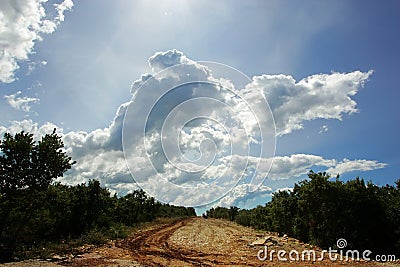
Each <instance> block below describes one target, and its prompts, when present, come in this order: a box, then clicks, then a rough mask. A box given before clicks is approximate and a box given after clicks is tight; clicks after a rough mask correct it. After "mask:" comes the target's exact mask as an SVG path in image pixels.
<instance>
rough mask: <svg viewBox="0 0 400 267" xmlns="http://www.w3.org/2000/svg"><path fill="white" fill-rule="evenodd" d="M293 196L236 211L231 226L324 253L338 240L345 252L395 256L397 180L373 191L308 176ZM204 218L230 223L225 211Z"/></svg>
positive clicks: (399, 230)
mask: <svg viewBox="0 0 400 267" xmlns="http://www.w3.org/2000/svg"><path fill="white" fill-rule="evenodd" d="M308 178H309V179H306V180H304V181H301V182H300V183H299V184H295V186H294V188H293V191H292V192H288V191H280V192H276V193H274V195H273V197H272V200H271V201H270V202H269V203H267V204H266V205H265V206H258V207H256V208H254V209H251V210H240V211H238V213H237V215H236V216H235V221H236V222H237V223H239V224H242V225H245V226H251V227H254V228H256V229H262V230H268V231H275V232H278V233H279V234H281V235H282V234H287V235H290V236H292V237H295V238H298V239H300V240H302V241H304V242H308V243H312V244H316V245H319V246H321V247H323V248H329V247H334V246H335V244H336V241H337V240H338V239H339V238H345V239H346V240H347V241H348V247H347V248H348V249H358V250H360V251H361V250H365V249H368V250H371V251H373V253H376V254H394V253H397V254H398V251H400V180H399V181H397V182H396V187H394V186H390V185H386V186H382V187H378V186H376V185H373V184H372V183H367V184H366V183H365V182H364V180H362V179H359V178H356V179H354V180H350V181H347V182H342V181H340V180H339V177H337V178H336V179H335V180H331V179H330V177H329V175H327V174H326V173H314V172H312V171H310V173H309V174H308ZM207 215H208V216H209V217H214V218H224V219H228V218H229V210H228V209H227V208H221V207H216V208H212V209H210V210H209V211H207Z"/></svg>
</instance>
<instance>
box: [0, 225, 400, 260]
mask: <svg viewBox="0 0 400 267" xmlns="http://www.w3.org/2000/svg"><path fill="white" fill-rule="evenodd" d="M255 241H257V242H255ZM254 243H263V245H257V244H254ZM264 245H267V247H268V253H269V254H268V256H270V255H271V254H270V252H271V251H272V250H275V251H278V250H284V251H287V253H289V252H290V251H291V250H296V251H298V252H299V253H300V257H299V258H300V259H299V260H295V261H290V260H289V256H288V255H286V256H284V258H287V259H288V260H287V261H280V260H278V258H277V255H276V253H275V254H273V257H272V261H271V260H270V259H269V257H268V258H267V259H266V260H264V261H262V260H260V259H258V257H257V254H259V255H260V256H261V257H263V256H264V249H265V246H264ZM260 250H262V253H261V252H260V253H259V251H260ZM305 250H314V251H316V255H317V258H318V256H320V253H321V249H319V248H317V247H313V246H311V245H309V244H304V243H302V242H300V241H298V240H296V239H293V238H289V237H286V236H284V237H278V236H277V235H276V234H275V233H268V232H257V231H255V230H253V229H251V228H247V227H243V226H239V225H237V224H235V223H232V222H228V221H224V220H216V219H204V218H190V219H184V220H179V221H173V222H169V223H163V224H158V225H152V226H148V227H146V228H145V229H142V230H138V231H135V232H134V233H132V235H131V236H130V237H128V238H126V239H123V240H118V241H110V242H109V243H107V244H105V245H103V246H100V247H93V246H86V247H83V248H81V250H80V251H81V253H78V254H75V255H64V256H58V255H55V256H54V257H53V258H51V259H48V260H30V261H24V262H19V263H7V264H3V265H1V264H0V266H35V267H36V266H44V267H47V266H49V267H50V266H121V267H122V266H360V267H372V266H378V267H379V266H382V267H383V266H400V262H399V261H396V262H391V263H377V262H365V261H354V260H346V259H345V258H343V259H342V260H340V256H338V260H336V261H332V260H330V259H329V257H328V255H325V257H324V260H322V261H319V260H318V259H317V260H315V261H313V260H312V259H308V257H306V259H305V260H301V253H302V252H303V251H305ZM292 256H293V257H292V258H295V254H293V255H292Z"/></svg>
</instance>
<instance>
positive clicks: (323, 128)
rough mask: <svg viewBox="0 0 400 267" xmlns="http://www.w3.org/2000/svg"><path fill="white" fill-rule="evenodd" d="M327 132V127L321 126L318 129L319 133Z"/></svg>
mask: <svg viewBox="0 0 400 267" xmlns="http://www.w3.org/2000/svg"><path fill="white" fill-rule="evenodd" d="M328 130H329V128H328V125H322V126H321V128H320V129H319V133H320V134H321V133H326V132H327V131H328Z"/></svg>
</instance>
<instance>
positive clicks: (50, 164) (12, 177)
mask: <svg viewBox="0 0 400 267" xmlns="http://www.w3.org/2000/svg"><path fill="white" fill-rule="evenodd" d="M63 148H64V143H63V142H62V140H61V137H60V136H58V135H57V134H56V129H54V131H53V133H51V134H46V135H45V136H44V137H42V139H41V141H39V142H37V143H36V142H34V140H33V134H30V133H25V132H24V131H22V132H20V133H17V134H15V136H12V135H11V134H9V133H6V134H4V139H3V141H0V150H1V153H0V194H1V195H2V196H4V197H6V198H7V197H12V196H13V195H14V194H15V193H16V192H17V191H18V190H23V189H26V190H29V191H41V190H44V189H46V188H47V187H48V186H49V185H50V183H51V182H52V181H53V179H55V178H57V177H61V176H63V174H64V172H66V171H67V170H68V169H70V168H71V167H72V165H73V164H75V162H73V161H72V159H71V157H68V155H67V154H66V152H65V151H64V150H63Z"/></svg>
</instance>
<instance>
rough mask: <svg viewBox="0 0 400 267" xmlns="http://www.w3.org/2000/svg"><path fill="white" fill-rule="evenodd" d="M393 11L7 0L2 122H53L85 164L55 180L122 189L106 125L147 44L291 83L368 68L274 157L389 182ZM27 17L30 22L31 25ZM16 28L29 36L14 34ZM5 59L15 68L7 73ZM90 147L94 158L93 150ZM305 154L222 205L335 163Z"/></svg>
mask: <svg viewBox="0 0 400 267" xmlns="http://www.w3.org/2000/svg"><path fill="white" fill-rule="evenodd" d="M11 2H12V4H10V3H11ZM54 4H58V5H59V6H54ZM18 5H20V6H18ZM23 7H31V8H23ZM40 7H42V8H44V12H45V13H43V11H40ZM11 10H14V11H13V12H11ZM399 11H400V3H399V2H398V1H384V2H382V1H234V2H228V1H201V2H200V1H199V2H195V1H173V0H171V1H74V3H73V6H72V1H65V2H62V1H48V2H46V3H41V2H37V1H34V0H25V1H21V2H20V3H14V1H11V0H10V1H8V0H6V1H3V2H2V4H0V12H1V13H0V14H3V16H0V18H2V19H1V21H0V48H1V49H0V51H2V53H0V56H1V57H2V58H1V59H0V67H1V68H0V75H1V76H0V80H1V81H0V92H1V94H2V97H0V103H1V104H0V114H1V116H0V127H1V128H0V130H2V131H6V130H9V131H16V130H20V129H30V130H32V131H36V132H38V134H40V133H41V132H43V131H45V130H46V129H49V128H51V127H52V126H54V125H55V126H57V127H58V128H59V129H60V132H62V133H63V134H64V135H65V136H66V137H65V138H66V139H65V142H66V144H67V145H68V146H69V147H70V148H69V149H70V150H69V151H70V152H71V153H72V154H73V155H74V156H76V157H77V159H78V160H79V159H81V160H82V161H84V163H81V164H80V165H78V166H77V167H76V168H75V170H73V171H72V172H71V173H70V174H69V175H67V176H66V177H65V178H64V180H63V181H64V182H67V183H76V182H83V181H85V180H87V179H89V178H98V179H100V180H101V181H102V183H103V184H105V185H108V186H110V188H112V189H113V190H116V191H117V192H121V193H125V192H127V191H129V190H132V189H134V187H133V186H131V185H127V184H129V181H130V180H129V179H128V178H127V177H125V176H124V175H121V173H124V171H123V170H122V169H123V167H120V169H117V170H116V169H115V168H114V169H112V168H111V167H110V168H108V167H107V166H109V165H110V166H111V165H115V162H119V163H120V164H121V166H122V165H123V160H122V159H121V157H120V156H121V155H120V154H118V153H119V152H117V151H115V149H114V148H115V147H113V145H115V143H116V142H118V141H120V139H119V138H114V139H113V133H114V132H115V133H116V136H118V133H119V131H118V129H119V128H118V127H117V126H118V125H119V124H118V122H119V121H118V119H119V118H121V116H122V115H121V114H122V113H123V112H124V111H125V110H124V108H123V107H122V106H121V105H122V104H123V103H126V102H128V101H130V100H131V97H132V95H131V92H130V90H131V84H132V83H133V82H134V81H136V80H138V79H140V78H141V75H142V74H145V73H153V70H152V69H151V67H150V66H149V64H148V60H149V58H150V57H151V56H153V55H155V54H156V53H157V52H163V51H164V52H165V51H168V50H171V49H177V50H178V51H181V52H182V53H183V54H184V56H183V57H185V58H188V59H190V60H193V61H215V62H220V63H223V64H227V65H230V66H232V67H234V68H236V69H238V70H240V71H241V72H243V73H245V74H246V75H248V76H249V77H250V78H252V77H253V76H261V75H263V74H269V75H278V74H284V75H286V76H289V75H290V76H292V77H293V79H294V80H295V81H296V82H299V81H300V80H302V79H304V78H307V77H310V76H312V75H315V74H326V75H329V74H332V73H336V72H337V73H353V72H355V71H360V72H362V73H368V72H369V71H370V70H373V73H372V74H370V75H369V76H368V77H367V78H366V80H365V83H364V86H359V87H357V92H356V94H354V95H352V96H351V99H352V100H353V101H355V102H356V106H355V108H356V109H357V112H346V111H344V110H342V111H341V112H340V117H341V119H340V120H339V119H326V117H324V115H321V116H317V117H316V118H314V119H312V120H304V121H301V124H302V126H303V128H302V129H299V130H293V131H290V132H289V133H287V134H284V135H281V136H278V137H277V143H276V145H277V149H276V155H277V156H278V157H281V159H282V160H283V158H284V157H287V158H291V161H290V162H292V163H293V162H295V163H296V160H298V161H299V162H303V163H304V160H305V161H307V160H310V157H309V156H308V157H307V159H301V160H300V159H299V157H300V156H299V155H313V156H318V157H321V158H322V159H319V161H318V160H317V161H315V162H321V161H324V160H336V161H337V162H336V165H337V164H338V163H340V162H344V161H346V160H345V159H347V160H348V161H351V162H353V163H354V164H356V163H357V164H356V165H357V167H353V168H350V167H349V166H350V165H351V164H349V165H346V166H347V169H346V172H344V173H342V174H341V176H342V178H343V179H350V178H354V177H356V176H360V177H363V178H365V179H367V180H372V181H373V182H375V183H377V184H380V185H384V184H386V183H389V184H392V183H393V182H394V181H395V180H397V179H399V178H400V175H399V167H400V156H399V153H398V151H399V149H400V146H399V141H398V132H399V125H400V116H399V115H400V111H399V108H398V103H397V102H398V101H399V99H400V90H398V85H397V79H396V78H397V77H398V73H399V70H400V69H399V65H398V59H399V58H400V52H399V47H400V29H399V27H398V25H399V22H400V18H399V16H398V14H399ZM40 12H42V13H40ZM32 14H34V15H35V16H36V17H35V16H33V17H35V18H36V20H35V21H33V20H31V21H29V19H31V18H32V16H31V15H32ZM17 18H19V19H20V20H18V19H17ZM21 21H22V22H21ZM45 21H48V22H52V23H53V24H49V23H44V22H45ZM49 25H50V26H51V27H50V26H49ZM16 29H20V30H26V31H28V32H29V34H28V35H22V34H21V36H16V35H15V34H13V33H15V32H18V31H16ZM21 32H23V31H21ZM27 36H28V37H27ZM22 37H25V38H22ZM21 54H22V56H21ZM161 55H164V56H165V54H161ZM183 57H181V58H180V60H182V58H183ZM159 60H161V61H162V60H163V59H162V58H160V59H159ZM11 61H13V62H15V64H17V65H18V66H19V67H18V68H15V69H12V70H10V71H6V67H7V68H8V67H9V66H10V64H8V63H9V62H11ZM180 62H181V61H180ZM14 66H15V65H14ZM153 74H154V73H153ZM10 75H11V76H10ZM322 97H324V96H322ZM326 97H330V98H332V99H324V101H321V105H328V104H329V103H334V102H335V101H336V96H335V94H331V95H326ZM306 104H307V103H304V105H306ZM328 107H329V105H328ZM334 107H335V106H332V108H334ZM117 111H118V112H117ZM116 129H117V130H116ZM113 131H114V132H113ZM99 140H100V141H99ZM107 144H109V145H108V146H107ZM96 146H101V151H102V153H103V154H104V155H105V156H104V157H100V156H98V157H94V156H93V153H94V152H93V151H94V149H95V148H94V147H96ZM108 148H110V149H109V150H107V149H108ZM96 149H100V148H96ZM96 151H97V150H96ZM107 153H111V155H113V156H115V157H116V158H115V159H114V158H113V156H110V154H107ZM97 155H102V154H101V153H97ZM293 155H297V157H294V156H293ZM108 159H113V160H112V161H113V162H109V161H110V160H108ZM357 160H361V161H357ZM362 160H365V161H362ZM277 162H278V163H279V159H278V161H277ZM310 162H311V163H310ZM310 162H308V163H306V164H304V165H295V167H296V168H303V167H304V168H303V171H302V174H301V172H300V171H299V170H300V169H298V171H296V172H294V173H292V174H290V173H289V170H287V177H284V176H285V172H283V171H282V172H279V174H280V175H282V177H281V179H278V180H276V181H274V182H272V181H271V182H268V184H265V186H266V187H269V188H265V190H261V191H259V192H258V193H259V194H257V192H256V193H249V192H248V189H243V188H242V189H243V190H242V189H240V188H239V189H238V191H237V194H236V195H235V193H233V195H232V196H230V197H229V196H227V198H226V199H225V200H224V201H222V202H220V204H226V205H230V204H235V205H239V206H242V207H250V206H252V205H256V204H262V203H265V201H266V199H268V198H269V197H270V193H271V192H273V191H274V190H276V189H278V188H286V187H290V186H292V185H293V183H294V182H295V181H298V180H299V179H302V178H304V175H305V173H306V172H307V170H308V169H310V168H312V169H314V170H326V169H329V168H330V167H332V166H333V165H332V166H331V165H329V164H325V163H324V164H325V165H318V164H319V163H318V164H316V165H315V166H314V165H312V162H313V161H310ZM315 162H314V163H315ZM296 164H297V163H296ZM310 164H311V167H310ZM354 164H353V165H354ZM328 165H329V166H328ZM336 165H335V166H336ZM93 166H97V167H96V170H100V171H98V172H96V171H93V169H92V168H93ZM290 166H291V165H287V168H290ZM295 167H293V168H295ZM332 168H333V167H332ZM368 169H371V170H368ZM82 173H84V174H85V175H82ZM117 176H118V177H117ZM120 176H124V177H123V178H121V177H120ZM246 190H247V191H246ZM250 191H251V190H250Z"/></svg>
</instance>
